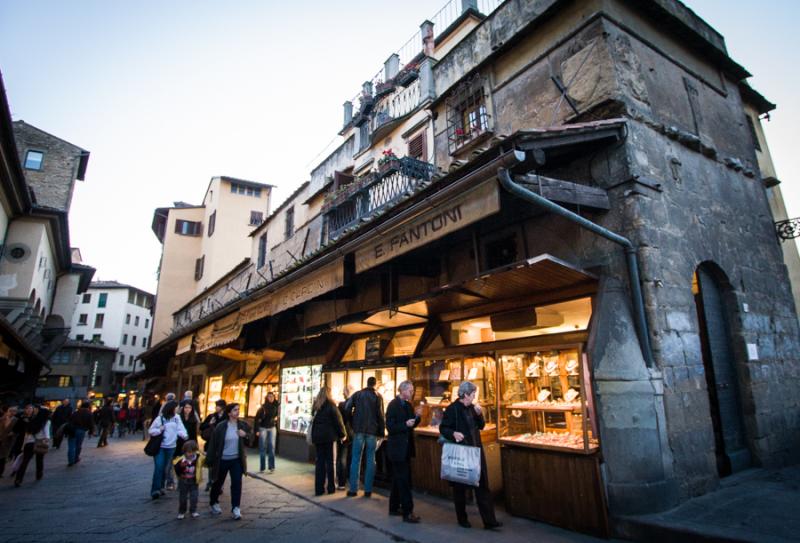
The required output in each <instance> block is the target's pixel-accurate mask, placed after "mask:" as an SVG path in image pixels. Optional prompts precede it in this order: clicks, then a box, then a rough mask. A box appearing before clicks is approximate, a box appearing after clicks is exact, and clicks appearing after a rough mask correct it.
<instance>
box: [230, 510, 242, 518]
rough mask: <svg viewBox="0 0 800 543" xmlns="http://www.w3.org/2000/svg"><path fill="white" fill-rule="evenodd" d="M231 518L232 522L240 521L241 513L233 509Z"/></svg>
mask: <svg viewBox="0 0 800 543" xmlns="http://www.w3.org/2000/svg"><path fill="white" fill-rule="evenodd" d="M231 516H232V517H233V520H241V519H242V512H241V511H240V510H239V508H238V507H234V508H233V510H231Z"/></svg>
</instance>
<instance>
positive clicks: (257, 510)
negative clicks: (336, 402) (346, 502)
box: [0, 437, 393, 543]
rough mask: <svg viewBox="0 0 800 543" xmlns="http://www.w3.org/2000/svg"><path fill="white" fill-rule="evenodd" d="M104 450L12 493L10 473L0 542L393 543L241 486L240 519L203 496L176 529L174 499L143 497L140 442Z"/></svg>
mask: <svg viewBox="0 0 800 543" xmlns="http://www.w3.org/2000/svg"><path fill="white" fill-rule="evenodd" d="M109 443H110V445H109V446H108V447H106V448H104V449H97V448H95V444H96V438H94V439H88V440H87V441H86V442H85V443H84V445H85V448H84V452H83V454H82V458H81V462H80V463H79V464H77V465H76V466H75V467H71V468H67V466H66V454H67V453H66V444H64V445H63V446H62V447H61V450H52V449H51V451H50V453H48V454H47V456H46V458H45V473H44V479H42V480H41V481H39V482H36V480H35V470H34V465H33V462H32V463H31V465H30V466H29V468H28V472H27V474H26V478H25V482H24V483H23V485H22V487H20V488H18V489H15V488H14V487H13V485H12V484H11V479H10V478H9V477H8V468H7V469H6V474H5V477H4V478H3V479H0V503H2V504H3V505H2V509H0V541H8V542H12V541H13V542H17V541H25V542H28V541H46V542H48V543H56V542H61V541H64V542H68V541H98V542H99V541H137V542H138V541H143V542H146V541H154V542H155V541H159V542H161V541H175V542H177V541H192V542H194V541H234V540H235V541H237V542H238V541H265V540H269V541H289V540H290V539H291V540H294V541H326V542H335V541H354V540H356V539H357V540H358V541H359V542H362V541H363V542H369V543H372V542H375V543H377V542H381V541H392V540H393V538H392V537H391V536H390V535H387V534H385V533H383V532H381V531H379V530H377V529H374V528H370V527H368V526H366V525H364V524H362V523H360V522H357V521H354V520H351V519H348V518H346V517H344V516H342V515H338V514H336V513H333V512H331V511H329V510H327V509H323V508H321V507H319V506H317V505H315V504H313V503H311V502H309V501H306V500H303V499H301V498H298V497H297V496H294V495H292V494H290V493H289V492H286V491H284V490H281V489H279V488H277V487H275V486H273V485H271V484H268V483H265V482H263V481H259V480H257V479H252V478H245V481H244V485H243V486H244V491H243V496H242V514H243V517H244V518H243V519H242V520H241V521H239V522H236V521H233V520H231V518H230V514H229V513H228V511H229V510H230V505H229V503H230V502H229V501H228V500H229V498H228V496H229V494H230V492H229V488H228V487H226V488H225V491H224V492H225V493H224V494H223V496H222V498H221V501H220V505H221V506H222V509H223V514H222V515H221V516H218V517H212V516H211V515H210V514H209V512H208V494H206V493H201V496H200V503H199V507H198V509H199V511H200V513H201V517H200V518H199V519H194V520H193V519H190V518H187V519H185V520H182V521H179V520H176V518H175V516H176V514H177V512H178V499H177V493H176V492H168V493H167V495H166V496H164V497H163V498H162V499H159V500H156V501H152V500H151V499H150V497H149V496H148V491H149V485H150V478H151V476H152V469H153V462H152V460H151V459H150V458H149V457H147V456H145V455H144V453H143V452H142V448H143V447H144V442H143V441H141V438H140V437H133V438H130V437H126V438H124V439H122V440H119V439H116V438H115V439H112V440H110V442H109Z"/></svg>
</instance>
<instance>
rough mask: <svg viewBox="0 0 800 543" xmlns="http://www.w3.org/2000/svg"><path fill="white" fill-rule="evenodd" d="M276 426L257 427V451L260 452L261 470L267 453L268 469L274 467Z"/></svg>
mask: <svg viewBox="0 0 800 543" xmlns="http://www.w3.org/2000/svg"><path fill="white" fill-rule="evenodd" d="M277 430H278V429H277V428H276V427H274V426H273V427H272V428H259V429H258V451H259V453H261V471H264V469H265V465H266V457H267V455H269V469H275V435H276V434H277V433H278V432H277Z"/></svg>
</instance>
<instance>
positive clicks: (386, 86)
mask: <svg viewBox="0 0 800 543" xmlns="http://www.w3.org/2000/svg"><path fill="white" fill-rule="evenodd" d="M393 90H394V80H389V81H386V82H385V83H384V82H383V81H379V82H378V84H377V85H375V98H380V97H381V96H385V95H387V94H389V93H391V92H392V91H393Z"/></svg>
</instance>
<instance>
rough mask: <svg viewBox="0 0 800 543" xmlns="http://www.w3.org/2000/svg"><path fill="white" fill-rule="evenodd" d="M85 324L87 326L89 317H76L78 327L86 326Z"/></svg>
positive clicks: (85, 315)
mask: <svg viewBox="0 0 800 543" xmlns="http://www.w3.org/2000/svg"><path fill="white" fill-rule="evenodd" d="M87 324H89V315H87V314H86V313H81V314H80V315H78V326H86V325H87Z"/></svg>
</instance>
